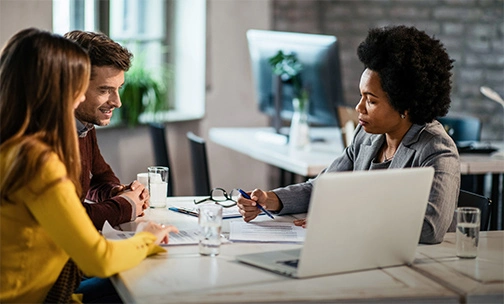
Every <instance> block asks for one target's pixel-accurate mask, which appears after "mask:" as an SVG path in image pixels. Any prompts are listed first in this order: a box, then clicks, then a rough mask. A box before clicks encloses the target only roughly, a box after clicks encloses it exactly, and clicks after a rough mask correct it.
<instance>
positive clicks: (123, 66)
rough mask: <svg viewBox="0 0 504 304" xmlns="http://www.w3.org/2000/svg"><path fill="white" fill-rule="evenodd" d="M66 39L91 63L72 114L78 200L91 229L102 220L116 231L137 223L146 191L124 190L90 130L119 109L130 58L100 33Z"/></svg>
mask: <svg viewBox="0 0 504 304" xmlns="http://www.w3.org/2000/svg"><path fill="white" fill-rule="evenodd" d="M65 37H66V38H67V39H70V40H72V41H74V42H77V43H78V44H79V45H81V46H82V48H84V49H85V50H87V52H88V54H89V57H90V58H91V79H90V82H89V88H88V90H87V92H86V100H85V101H84V102H82V103H81V104H80V105H79V107H78V108H77V109H76V110H75V122H76V124H77V132H78V134H79V147H80V153H81V161H82V175H81V186H82V193H83V194H82V195H83V196H82V197H81V200H82V202H83V205H84V207H85V208H86V211H87V213H88V215H89V217H90V218H91V220H92V221H93V224H94V225H95V227H96V228H97V229H98V230H101V229H102V227H103V223H104V222H105V220H107V221H108V222H109V223H110V224H111V225H112V226H116V225H119V224H121V223H124V222H129V221H132V220H135V219H136V217H137V216H140V215H142V214H143V210H144V209H146V208H147V207H148V199H149V192H148V190H147V189H145V187H144V186H143V185H142V184H140V183H139V182H138V181H133V182H132V183H130V184H129V185H122V184H121V183H120V181H119V179H118V178H117V176H116V175H115V174H114V172H113V171H112V169H111V168H110V166H109V165H108V164H107V162H106V161H105V159H103V156H102V155H101V152H100V149H99V147H98V142H97V139H96V129H95V128H94V125H97V126H106V125H108V124H109V123H110V119H111V118H112V112H113V110H114V109H115V108H119V107H120V106H121V99H120V97H119V88H120V87H121V86H122V85H123V83H124V73H125V72H126V71H127V70H128V69H129V68H130V66H131V58H132V56H133V55H132V54H131V53H130V52H129V51H128V50H127V49H126V48H124V47H122V46H121V45H120V44H118V43H116V42H114V41H113V40H111V39H110V38H109V37H107V36H106V35H104V34H101V33H92V32H83V31H72V32H69V33H66V34H65ZM85 200H89V201H92V202H95V203H87V202H85Z"/></svg>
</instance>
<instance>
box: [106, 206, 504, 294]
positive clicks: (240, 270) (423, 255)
mask: <svg viewBox="0 0 504 304" xmlns="http://www.w3.org/2000/svg"><path fill="white" fill-rule="evenodd" d="M173 204H176V205H178V206H180V205H186V206H191V205H192V198H187V197H185V198H184V197H173V198H168V206H170V205H173ZM276 218H277V219H278V220H287V221H291V220H292V219H293V217H290V216H285V217H276ZM146 219H151V220H154V221H157V222H161V223H165V224H167V223H170V224H175V225H177V226H178V227H179V228H191V227H192V228H194V227H196V226H197V218H196V217H192V216H188V215H184V214H180V213H176V212H172V211H169V210H167V209H165V208H163V209H150V210H149V213H148V214H147V215H146ZM236 220H238V221H241V219H227V220H224V225H223V232H224V234H226V233H229V222H230V221H236ZM256 220H268V218H267V217H258V218H257V219H256ZM135 225H136V223H135V222H133V223H127V224H123V225H121V228H123V229H124V230H132V229H134V227H135ZM482 235H483V236H484V235H486V233H482ZM491 236H492V237H493V236H496V237H495V238H488V240H487V241H482V244H485V242H487V243H486V244H489V245H488V246H492V248H493V249H492V250H487V249H486V245H483V246H482V248H481V249H482V250H481V252H480V257H478V258H477V259H476V260H472V262H471V261H468V262H467V263H466V264H467V265H466V264H464V267H469V268H471V267H472V268H474V267H475V265H476V266H477V265H482V263H483V262H485V263H486V261H487V260H488V262H489V263H493V264H492V265H493V266H494V269H493V272H489V271H491V270H489V269H488V268H487V267H482V268H481V269H479V268H478V270H477V271H479V272H480V275H483V276H486V274H487V272H488V273H489V276H494V279H495V280H494V281H493V282H494V283H495V284H494V285H495V286H493V287H492V288H490V289H489V291H488V294H489V295H490V296H493V297H494V298H498V297H499V296H500V297H501V298H502V294H503V292H502V290H501V289H500V290H499V289H498V288H497V287H498V284H499V283H498V282H500V284H501V285H500V286H501V287H502V282H503V278H502V276H503V273H504V270H503V266H502V252H503V250H502V237H503V236H504V232H495V234H491ZM499 238H500V239H499ZM482 239H483V237H482ZM495 240H497V243H495ZM499 242H500V243H499ZM494 243H495V244H496V245H495V244H494ZM499 244H500V245H499ZM494 245H495V246H494ZM299 246H301V245H295V244H278V243H277V244H271V243H270V244H267V243H266V244H265V243H232V244H223V245H222V246H221V253H220V255H218V256H217V257H202V256H200V255H199V254H198V246H197V245H186V246H172V247H167V249H168V253H166V254H160V255H156V256H153V257H149V258H147V259H146V260H144V261H143V262H142V263H141V264H140V265H139V266H137V267H135V268H133V269H130V270H127V271H124V272H121V273H119V274H117V275H116V276H114V277H113V278H112V282H113V283H114V285H115V286H116V288H117V290H118V292H119V294H120V295H121V297H122V298H123V300H124V301H125V302H127V303H239V302H241V303H245V302H261V303H268V302H270V303H271V302H287V303H291V302H310V301H311V302H313V301H319V302H321V301H331V302H349V301H352V302H370V301H372V302H385V303H389V302H394V301H398V302H412V301H420V302H430V301H440V302H448V303H459V302H460V301H462V300H465V298H464V291H465V290H466V289H469V288H472V287H471V286H469V285H470V283H467V284H466V283H464V284H465V285H463V286H462V287H460V288H459V289H457V290H456V289H453V288H451V287H450V286H447V284H445V282H444V280H447V281H449V280H450V279H451V274H450V275H446V276H445V275H444V274H442V273H441V274H439V273H438V272H439V271H436V269H434V270H432V271H431V269H430V268H432V265H437V264H440V266H438V267H441V268H442V267H451V265H449V264H450V263H456V261H457V260H458V259H457V258H455V248H454V244H453V242H452V240H451V241H450V236H449V237H448V240H447V241H445V242H444V243H442V244H440V245H434V246H419V249H418V251H417V258H416V259H415V265H414V266H413V267H408V266H399V267H390V268H384V269H375V270H369V271H361V272H352V273H344V274H338V275H331V276H324V277H318V278H310V279H291V278H287V277H284V276H281V275H278V274H275V273H272V272H268V271H265V270H262V269H258V268H255V267H252V266H248V265H245V264H242V263H239V262H237V261H236V260H235V256H236V255H238V254H245V253H253V252H259V251H268V250H278V249H292V248H298V247H299ZM499 246H500V247H499ZM499 254H500V255H499ZM445 260H446V261H447V262H445ZM499 261H500V262H499ZM444 264H447V266H444ZM425 265H427V266H429V267H427V266H425ZM462 270H463V269H461V270H460V269H457V268H452V270H451V272H452V273H455V275H457V274H458V273H460V272H461V271H462ZM499 270H500V276H499ZM470 271H471V270H470ZM473 271H476V270H473ZM431 272H432V274H430V273H431ZM458 275H459V276H462V274H458ZM467 280H468V281H470V280H471V278H467ZM496 282H497V283H496ZM490 283H491V282H490ZM480 285H481V286H480V287H481V288H480V289H479V291H478V292H480V293H482V294H483V295H485V294H486V290H485V289H484V288H483V287H485V284H484V283H480ZM471 290H473V289H471ZM501 302H502V301H501Z"/></svg>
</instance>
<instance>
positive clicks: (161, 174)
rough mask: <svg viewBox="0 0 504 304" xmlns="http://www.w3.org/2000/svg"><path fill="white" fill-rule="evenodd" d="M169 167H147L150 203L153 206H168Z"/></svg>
mask: <svg viewBox="0 0 504 304" xmlns="http://www.w3.org/2000/svg"><path fill="white" fill-rule="evenodd" d="M168 170H169V169H168V167H161V166H151V167H148V168H147V171H148V175H149V176H148V183H149V194H150V200H149V204H150V206H151V207H153V208H158V207H159V208H162V207H166V195H167V193H168Z"/></svg>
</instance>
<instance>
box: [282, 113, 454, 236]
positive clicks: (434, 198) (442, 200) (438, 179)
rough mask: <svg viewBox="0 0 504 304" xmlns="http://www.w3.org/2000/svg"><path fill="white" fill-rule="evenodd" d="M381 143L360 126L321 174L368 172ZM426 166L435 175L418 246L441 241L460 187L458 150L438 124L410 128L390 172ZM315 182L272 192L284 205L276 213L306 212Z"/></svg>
mask: <svg viewBox="0 0 504 304" xmlns="http://www.w3.org/2000/svg"><path fill="white" fill-rule="evenodd" d="M384 141H385V135H383V134H369V133H366V132H365V131H364V129H362V127H361V126H360V125H359V126H358V127H357V129H356V132H355V136H354V138H353V141H352V144H351V145H350V146H349V147H347V148H346V149H345V150H344V152H343V154H342V155H341V156H339V157H338V158H336V159H335V160H334V161H333V163H332V164H331V165H330V166H329V167H327V168H326V169H324V170H323V171H322V172H321V173H320V174H324V173H325V172H337V171H358V170H370V168H371V163H372V161H373V159H374V158H375V157H376V155H377V153H378V152H379V150H380V148H381V146H382V145H383V143H384ZM427 166H431V167H434V169H435V174H434V180H433V182H432V189H431V192H430V195H429V203H428V205H427V210H426V212H425V218H424V223H423V227H422V233H421V235H420V243H432V244H433V243H440V242H442V241H443V237H444V235H445V233H446V232H447V230H448V228H449V227H450V224H451V222H452V219H453V214H454V211H455V207H456V205H457V200H458V194H459V188H460V162H459V155H458V152H457V147H456V146H455V143H454V142H453V140H452V139H451V138H450V136H448V134H447V133H446V131H445V130H444V128H443V126H442V125H441V124H440V123H439V122H438V121H433V122H432V123H428V124H425V125H416V124H414V125H412V126H411V128H410V129H409V130H408V132H407V133H406V135H405V136H404V138H403V140H402V142H401V144H400V145H399V148H398V149H397V151H396V154H395V156H394V158H393V159H392V162H391V163H390V167H389V169H392V168H411V167H427ZM320 174H319V176H320ZM316 180H317V179H316V178H315V179H311V180H309V181H307V182H304V183H300V184H294V185H290V186H287V187H284V188H278V189H275V190H273V192H275V193H276V195H277V196H278V198H279V199H280V201H281V202H282V204H283V208H282V209H281V210H280V212H279V213H278V214H279V215H282V214H290V213H304V212H307V210H308V204H309V201H310V195H311V190H312V188H313V184H314V183H315V182H316ZM308 225H309V223H308Z"/></svg>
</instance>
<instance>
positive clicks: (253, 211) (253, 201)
mask: <svg viewBox="0 0 504 304" xmlns="http://www.w3.org/2000/svg"><path fill="white" fill-rule="evenodd" d="M247 194H248V195H249V196H250V199H246V198H244V197H243V196H241V195H240V196H239V197H238V201H237V206H238V208H239V209H240V214H241V215H242V216H243V220H244V221H245V222H250V221H251V220H253V219H255V218H256V216H257V215H259V214H260V213H261V212H262V211H261V209H259V208H257V204H260V205H261V206H263V207H264V209H266V210H272V211H277V210H280V209H281V207H282V204H281V202H280V199H278V196H276V194H275V193H273V192H272V191H263V190H261V189H255V190H254V191H252V192H247Z"/></svg>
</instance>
